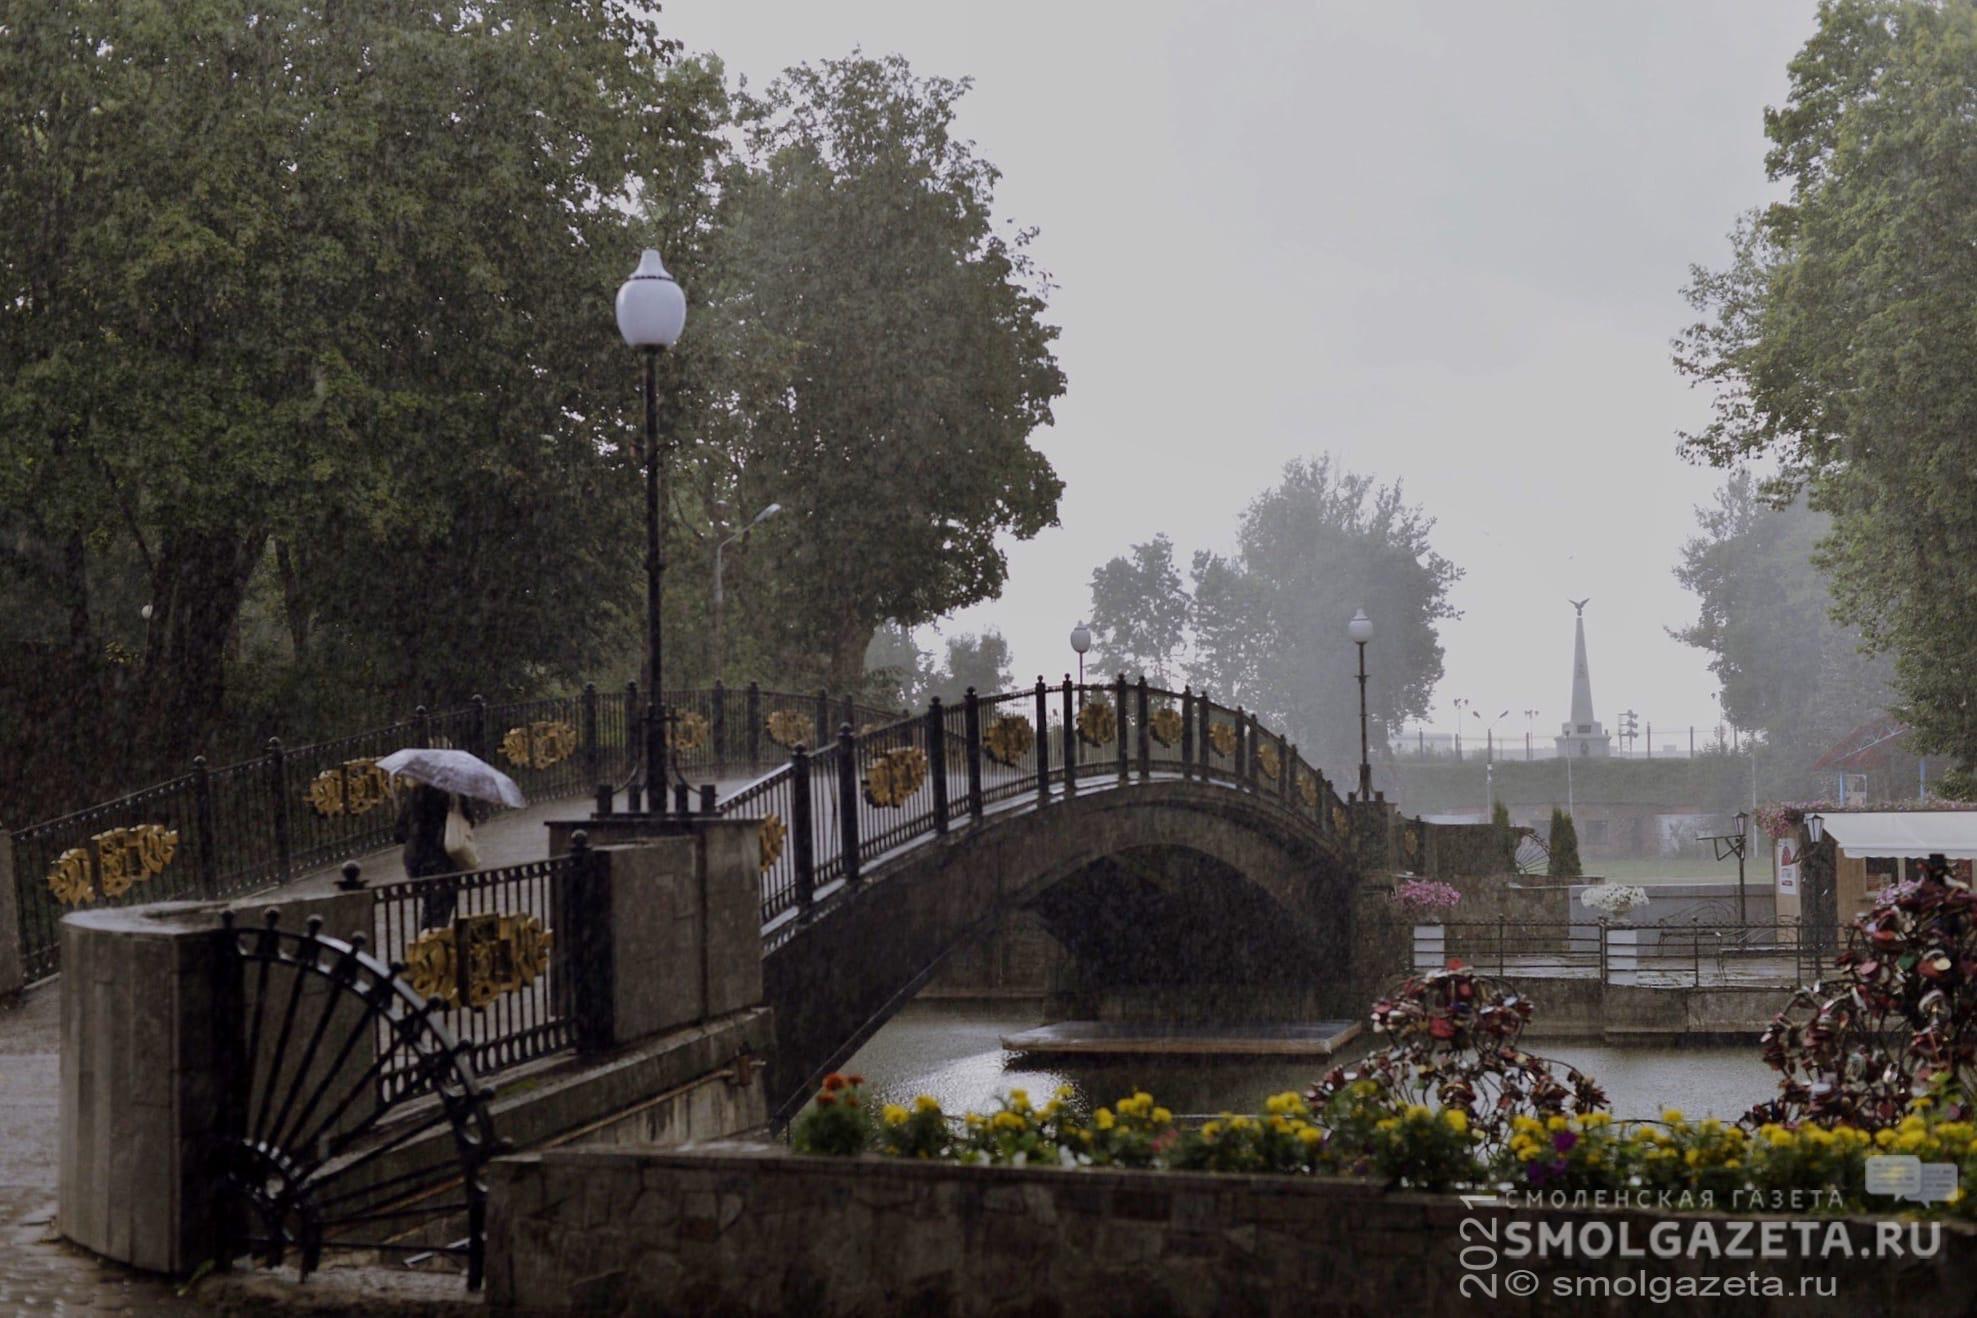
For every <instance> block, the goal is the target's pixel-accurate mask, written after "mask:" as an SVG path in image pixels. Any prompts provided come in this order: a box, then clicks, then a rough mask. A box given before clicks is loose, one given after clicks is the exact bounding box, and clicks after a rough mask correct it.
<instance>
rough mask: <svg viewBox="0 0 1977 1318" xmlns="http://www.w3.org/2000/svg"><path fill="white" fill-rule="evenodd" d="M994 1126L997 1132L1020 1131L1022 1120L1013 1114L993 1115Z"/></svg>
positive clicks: (999, 1113) (1001, 1113)
mask: <svg viewBox="0 0 1977 1318" xmlns="http://www.w3.org/2000/svg"><path fill="white" fill-rule="evenodd" d="M994 1124H995V1128H996V1129H997V1130H1021V1129H1022V1128H1023V1118H1022V1117H1020V1116H1018V1115H1017V1114H1016V1113H1014V1112H998V1113H996V1114H995V1123H994Z"/></svg>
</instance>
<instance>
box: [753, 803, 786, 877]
mask: <svg viewBox="0 0 1977 1318" xmlns="http://www.w3.org/2000/svg"><path fill="white" fill-rule="evenodd" d="M788 838H789V829H788V828H787V827H785V826H784V824H783V817H782V816H781V815H777V814H770V815H765V816H763V818H762V822H761V823H760V824H758V825H756V827H755V843H756V847H757V851H758V854H757V857H756V868H757V869H761V870H766V869H768V868H769V867H770V866H771V865H774V864H775V863H776V862H777V861H779V860H781V859H782V857H783V843H784V842H785V841H786V840H788Z"/></svg>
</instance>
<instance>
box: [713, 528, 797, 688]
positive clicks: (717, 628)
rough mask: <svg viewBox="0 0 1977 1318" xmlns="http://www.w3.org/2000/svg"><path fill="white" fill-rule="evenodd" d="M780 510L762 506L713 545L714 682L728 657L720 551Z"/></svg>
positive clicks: (721, 675)
mask: <svg viewBox="0 0 1977 1318" xmlns="http://www.w3.org/2000/svg"><path fill="white" fill-rule="evenodd" d="M782 510H783V506H782V505H781V504H779V503H772V504H770V505H769V506H768V507H767V508H764V509H763V510H762V511H761V512H759V513H757V514H755V516H753V517H752V518H750V519H749V521H748V525H747V526H744V527H742V528H741V530H739V531H736V532H735V533H734V534H733V535H731V536H729V537H728V538H727V539H725V540H722V541H719V542H718V543H716V544H715V546H714V610H713V612H714V616H713V628H712V630H713V633H714V680H715V681H716V682H718V681H720V680H721V678H722V677H723V675H724V674H725V670H726V667H727V657H728V656H727V650H726V648H725V647H724V646H723V645H722V634H721V619H722V616H723V615H724V613H725V611H726V605H727V595H726V594H725V592H724V591H723V590H722V586H721V570H722V558H721V555H722V552H723V551H724V550H726V549H727V547H728V546H729V545H731V544H734V543H735V542H736V541H738V540H741V541H745V540H747V539H748V533H749V532H750V531H753V530H754V529H755V528H756V527H758V526H760V525H762V523H764V522H766V521H768V520H769V519H770V518H771V517H774V516H775V515H776V514H777V513H779V512H781V511H782Z"/></svg>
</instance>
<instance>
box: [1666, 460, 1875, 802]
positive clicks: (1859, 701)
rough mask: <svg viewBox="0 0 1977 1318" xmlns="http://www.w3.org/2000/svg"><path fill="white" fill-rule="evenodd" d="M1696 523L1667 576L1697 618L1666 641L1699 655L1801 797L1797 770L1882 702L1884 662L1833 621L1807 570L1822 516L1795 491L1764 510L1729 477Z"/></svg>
mask: <svg viewBox="0 0 1977 1318" xmlns="http://www.w3.org/2000/svg"><path fill="white" fill-rule="evenodd" d="M1697 521H1698V523H1699V525H1700V534H1698V535H1695V536H1693V537H1691V538H1690V539H1689V540H1688V542H1687V543H1686V544H1684V545H1683V547H1682V557H1681V562H1680V563H1679V564H1678V565H1677V567H1676V568H1675V576H1676V579H1677V580H1679V581H1680V582H1681V583H1682V584H1683V585H1684V586H1686V587H1688V589H1690V590H1692V591H1694V592H1695V594H1696V597H1697V601H1698V603H1699V605H1700V610H1699V616H1698V617H1697V619H1696V621H1695V622H1694V623H1692V624H1690V625H1689V626H1687V627H1684V628H1681V629H1679V630H1676V631H1674V632H1673V635H1675V636H1676V637H1677V638H1678V639H1680V640H1682V641H1685V642H1687V643H1688V644H1690V645H1693V646H1696V647H1697V648H1699V649H1702V650H1706V651H1708V652H1709V654H1710V656H1711V658H1710V664H1709V666H1710V671H1711V672H1713V673H1715V674H1716V676H1717V680H1718V681H1719V682H1721V683H1722V689H1723V712H1724V714H1725V715H1726V716H1727V717H1728V718H1729V719H1730V721H1731V722H1732V723H1734V724H1736V725H1737V726H1738V727H1740V728H1746V729H1751V730H1755V731H1759V732H1762V733H1763V734H1764V738H1765V743H1766V745H1767V746H1768V747H1769V748H1770V749H1771V750H1772V752H1773V753H1772V754H1770V755H1767V756H1766V759H1767V761H1768V762H1769V764H1770V766H1771V768H1770V772H1772V773H1774V774H1775V773H1778V772H1786V773H1797V774H1800V775H1801V776H1802V777H1803V778H1804V779H1805V780H1804V781H1803V782H1802V783H1801V785H1800V789H1799V791H1800V792H1803V791H1809V790H1812V789H1813V787H1814V784H1813V783H1812V782H1811V780H1810V776H1809V774H1806V773H1805V769H1806V766H1808V765H1809V764H1810V763H1811V762H1812V760H1814V759H1816V758H1817V757H1818V756H1819V755H1820V754H1821V753H1822V752H1824V751H1825V750H1826V749H1827V748H1828V747H1830V746H1831V745H1832V744H1833V743H1834V742H1835V741H1837V740H1839V739H1840V738H1841V737H1842V736H1844V735H1845V733H1846V732H1847V731H1848V730H1849V729H1850V728H1853V727H1856V726H1858V725H1859V724H1861V723H1864V722H1866V721H1867V720H1868V719H1870V718H1872V717H1874V716H1875V715H1876V714H1877V713H1879V712H1880V711H1881V710H1883V709H1885V708H1886V707H1887V705H1888V704H1889V703H1890V702H1891V700H1892V699H1893V694H1892V692H1891V691H1890V690H1889V687H1888V673H1889V668H1890V665H1889V664H1888V662H1887V661H1886V660H1885V659H1880V660H1877V659H1872V658H1869V657H1868V656H1866V655H1864V654H1862V653H1861V650H1860V643H1861V638H1860V633H1859V632H1858V631H1857V630H1856V629H1854V628H1852V627H1849V626H1846V625H1845V624H1843V623H1840V622H1837V621H1835V620H1834V618H1833V617H1832V612H1831V610H1832V597H1831V592H1830V590H1829V587H1828V585H1827V582H1826V579H1825V578H1824V576H1822V575H1821V573H1820V572H1819V570H1818V568H1816V567H1815V566H1814V565H1813V561H1812V560H1813V554H1814V552H1815V548H1816V545H1817V543H1818V541H1819V540H1820V538H1821V537H1822V536H1823V535H1824V534H1826V532H1827V529H1828V525H1829V519H1828V518H1827V517H1826V516H1825V515H1824V514H1822V513H1818V512H1814V511H1812V510H1811V509H1809V508H1807V506H1806V503H1805V499H1804V497H1803V496H1801V497H1799V498H1796V499H1794V500H1793V501H1792V502H1791V503H1789V504H1787V505H1785V506H1784V507H1782V508H1781V507H1777V506H1775V505H1774V504H1773V503H1772V502H1771V501H1769V500H1767V499H1765V498H1764V497H1763V496H1762V495H1761V494H1760V493H1759V491H1758V489H1757V483H1756V481H1755V480H1754V479H1753V478H1752V477H1751V475H1750V474H1749V473H1748V472H1744V471H1739V472H1736V473H1734V474H1733V475H1732V476H1731V477H1730V479H1729V480H1728V481H1727V482H1725V484H1724V486H1723V488H1722V489H1721V490H1719V491H1718V492H1717V495H1716V501H1715V503H1714V505H1713V506H1711V507H1708V508H1702V509H1698V510H1697ZM1785 786H1786V785H1785V784H1784V783H1779V784H1778V787H1779V788H1780V789H1781V790H1783V789H1784V788H1785ZM1785 794H1786V795H1792V794H1798V793H1794V792H1789V791H1788V792H1785Z"/></svg>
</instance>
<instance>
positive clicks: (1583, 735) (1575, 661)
mask: <svg viewBox="0 0 1977 1318" xmlns="http://www.w3.org/2000/svg"><path fill="white" fill-rule="evenodd" d="M1567 603H1569V604H1570V605H1571V606H1572V607H1573V609H1574V610H1576V611H1577V615H1578V616H1577V618H1576V619H1575V620H1574V622H1573V636H1572V720H1571V722H1569V723H1565V724H1562V725H1560V728H1559V732H1558V737H1557V743H1558V753H1559V754H1560V755H1578V756H1584V757H1588V758H1593V759H1597V758H1600V757H1602V756H1607V755H1611V754H1612V753H1613V743H1612V742H1611V741H1610V740H1609V739H1608V738H1607V735H1606V729H1604V728H1602V727H1601V726H1600V724H1599V720H1598V719H1596V718H1594V717H1593V678H1592V672H1591V670H1590V669H1588V668H1587V667H1586V605H1588V604H1590V603H1592V600H1591V599H1590V598H1587V599H1582V600H1568V601H1567Z"/></svg>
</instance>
